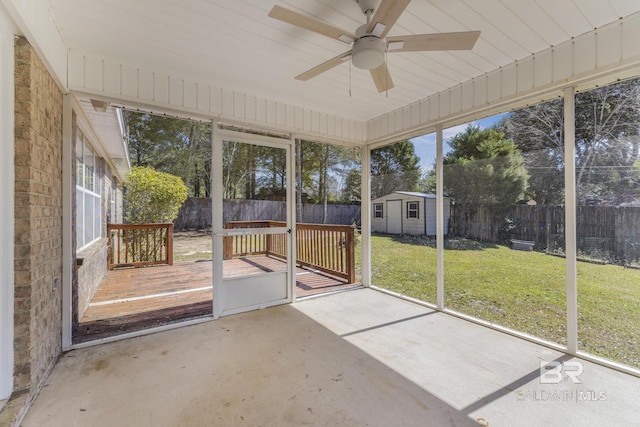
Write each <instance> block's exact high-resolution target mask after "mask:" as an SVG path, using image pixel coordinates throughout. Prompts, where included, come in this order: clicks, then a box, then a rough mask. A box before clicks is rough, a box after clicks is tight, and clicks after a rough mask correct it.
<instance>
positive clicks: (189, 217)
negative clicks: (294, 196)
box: [174, 197, 360, 230]
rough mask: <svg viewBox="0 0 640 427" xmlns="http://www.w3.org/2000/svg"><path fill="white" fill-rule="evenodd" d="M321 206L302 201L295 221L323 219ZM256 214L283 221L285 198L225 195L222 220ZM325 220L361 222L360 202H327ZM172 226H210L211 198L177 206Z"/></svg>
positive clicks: (249, 218) (251, 217)
mask: <svg viewBox="0 0 640 427" xmlns="http://www.w3.org/2000/svg"><path fill="white" fill-rule="evenodd" d="M322 211H323V206H322V205H318V204H312V203H303V204H302V209H301V212H298V216H299V218H297V219H298V222H303V223H313V224H320V223H322ZM259 218H272V219H274V220H277V221H284V220H285V218H286V204H285V202H277V201H272V200H244V199H227V200H224V202H223V218H222V219H223V223H224V224H226V223H228V222H230V221H254V220H257V219H259ZM326 223H327V224H341V225H351V224H353V223H356V224H357V225H360V205H342V204H330V205H327V221H326ZM174 224H175V230H194V229H195V230H201V229H205V228H209V227H211V199H209V198H202V197H190V198H188V199H187V200H186V201H185V203H184V204H183V205H182V207H181V208H180V213H179V214H178V218H177V219H176V220H175V221H174Z"/></svg>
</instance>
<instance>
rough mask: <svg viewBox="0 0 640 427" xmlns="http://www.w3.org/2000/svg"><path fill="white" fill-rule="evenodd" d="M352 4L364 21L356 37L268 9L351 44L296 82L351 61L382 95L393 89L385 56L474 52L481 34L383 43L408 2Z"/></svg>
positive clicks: (418, 37)
mask: <svg viewBox="0 0 640 427" xmlns="http://www.w3.org/2000/svg"><path fill="white" fill-rule="evenodd" d="M355 2H356V3H357V4H358V6H359V7H360V10H361V11H362V13H363V14H364V15H365V17H366V19H367V23H366V24H364V25H362V26H360V27H359V28H358V29H357V30H356V32H355V34H351V33H350V32H348V31H343V30H341V29H340V28H336V27H334V26H332V25H330V24H326V23H324V22H322V21H318V20H316V19H313V18H309V17H308V16H305V15H302V14H300V13H298V12H294V11H292V10H289V9H285V8H283V7H281V6H277V5H276V6H274V7H273V9H271V11H270V12H269V16H270V17H271V18H274V19H278V20H280V21H283V22H286V23H288V24H291V25H295V26H297V27H300V28H304V29H306V30H309V31H313V32H315V33H318V34H322V35H323V36H327V37H330V38H332V39H334V40H339V41H341V42H343V43H345V44H351V49H350V50H348V51H346V52H344V53H342V54H340V55H338V56H336V57H334V58H332V59H329V60H328V61H325V62H323V63H322V64H320V65H317V66H315V67H313V68H312V69H310V70H307V71H305V72H304V73H302V74H300V75H298V76H296V80H302V81H307V80H309V79H311V78H313V77H316V76H318V75H319V74H322V73H324V72H325V71H328V70H330V69H332V68H333V67H336V66H338V65H340V64H341V63H343V62H345V60H346V59H348V58H351V62H352V63H353V65H354V66H355V67H357V68H360V69H363V70H369V72H370V73H371V77H372V78H373V82H374V83H375V85H376V88H377V89H378V92H385V91H388V90H389V89H391V88H393V80H391V75H390V74H389V70H388V68H387V64H386V61H385V56H386V53H388V52H389V53H396V52H425V51H437V50H468V49H471V48H473V46H474V45H475V43H476V41H477V40H478V37H479V36H480V31H462V32H455V33H438V34H412V35H406V36H393V37H388V38H386V39H385V37H386V36H387V33H388V32H389V30H391V27H392V26H393V24H395V23H396V21H397V20H398V18H399V17H400V15H401V14H402V12H404V10H405V8H406V7H407V6H408V5H409V2H410V0H380V2H379V4H378V0H355Z"/></svg>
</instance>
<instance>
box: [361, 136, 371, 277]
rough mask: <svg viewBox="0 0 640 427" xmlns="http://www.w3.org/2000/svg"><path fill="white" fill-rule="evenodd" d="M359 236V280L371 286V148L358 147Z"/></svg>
mask: <svg viewBox="0 0 640 427" xmlns="http://www.w3.org/2000/svg"><path fill="white" fill-rule="evenodd" d="M360 160H361V163H360V179H361V182H360V200H361V201H362V202H361V204H360V232H361V234H360V237H361V241H362V248H361V250H362V266H361V271H362V274H361V276H362V277H361V278H360V280H361V282H362V285H363V286H365V287H368V286H371V149H370V148H369V147H367V146H364V147H362V148H360Z"/></svg>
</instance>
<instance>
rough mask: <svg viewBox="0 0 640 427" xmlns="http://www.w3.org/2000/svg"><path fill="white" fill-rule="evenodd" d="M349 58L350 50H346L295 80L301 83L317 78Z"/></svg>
mask: <svg viewBox="0 0 640 427" xmlns="http://www.w3.org/2000/svg"><path fill="white" fill-rule="evenodd" d="M349 58H351V50H348V51H346V52H344V53H342V54H340V55H338V56H336V57H335V58H331V59H330V60H328V61H325V62H323V63H322V64H320V65H316V66H315V67H313V68H312V69H310V70H308V71H305V72H304V73H302V74H300V75H299V76H296V80H302V81H303V82H306V81H307V80H309V79H311V78H313V77H315V76H317V75H318V74H322V73H324V72H325V71H328V70H330V69H332V68H333V67H335V66H337V65H340V64H342V63H343V62H345V61H348V60H349Z"/></svg>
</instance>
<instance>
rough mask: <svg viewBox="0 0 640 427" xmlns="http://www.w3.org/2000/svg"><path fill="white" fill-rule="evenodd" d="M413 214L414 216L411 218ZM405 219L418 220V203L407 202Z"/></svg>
mask: <svg viewBox="0 0 640 427" xmlns="http://www.w3.org/2000/svg"><path fill="white" fill-rule="evenodd" d="M414 212H415V216H411V214H412V213H414ZM407 219H420V203H419V202H407Z"/></svg>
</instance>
